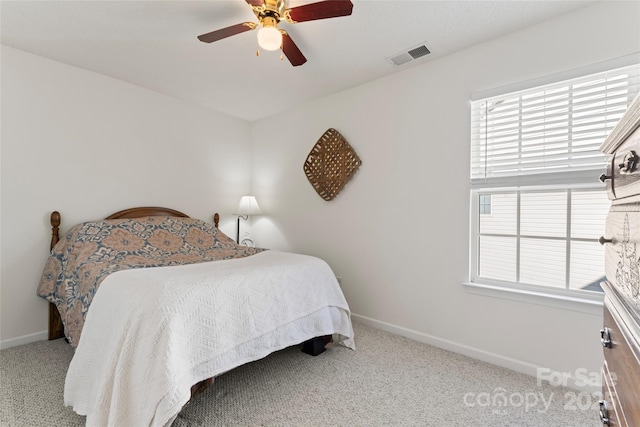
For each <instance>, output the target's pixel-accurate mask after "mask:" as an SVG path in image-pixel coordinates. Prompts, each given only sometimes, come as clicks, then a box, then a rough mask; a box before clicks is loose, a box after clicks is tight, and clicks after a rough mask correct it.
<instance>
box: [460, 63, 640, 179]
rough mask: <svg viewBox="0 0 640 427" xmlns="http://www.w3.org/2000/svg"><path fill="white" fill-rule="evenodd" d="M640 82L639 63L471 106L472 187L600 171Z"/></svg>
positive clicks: (483, 101) (498, 97) (479, 101)
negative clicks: (604, 149) (603, 148)
mask: <svg viewBox="0 0 640 427" xmlns="http://www.w3.org/2000/svg"><path fill="white" fill-rule="evenodd" d="M639 83H640V64H636V65H631V66H626V67H622V68H617V69H614V70H610V71H606V72H601V73H597V74H591V75H589V76H585V77H581V78H576V79H572V80H565V81H562V82H558V83H553V84H549V85H545V86H540V87H536V88H532V89H527V90H523V91H518V92H512V93H508V94H505V95H502V96H495V97H492V98H487V99H481V100H477V101H474V102H472V104H471V110H472V111H471V179H472V183H473V182H484V183H487V182H491V180H495V179H499V178H503V177H513V176H523V175H532V174H541V173H544V174H547V173H554V172H562V173H567V172H575V171H584V170H594V169H601V168H602V167H603V165H604V163H605V157H604V155H603V154H602V153H600V151H599V147H600V144H601V143H602V142H603V141H604V139H605V138H606V136H607V135H608V133H609V132H610V131H611V129H613V127H614V126H615V125H616V123H617V122H618V120H619V119H620V117H622V115H623V114H624V112H625V110H626V109H627V106H628V105H629V104H630V103H631V101H632V100H633V98H634V97H635V95H636V94H637V93H638V90H639V86H640V84H639Z"/></svg>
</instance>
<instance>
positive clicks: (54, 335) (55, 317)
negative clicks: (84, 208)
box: [49, 211, 64, 340]
mask: <svg viewBox="0 0 640 427" xmlns="http://www.w3.org/2000/svg"><path fill="white" fill-rule="evenodd" d="M59 241H60V212H58V211H53V212H51V245H50V246H49V250H51V249H53V247H54V246H55V245H56V243H58V242H59ZM62 337H64V326H63V325H62V319H61V318H60V313H59V312H58V308H57V307H56V305H55V304H53V303H52V302H50V303H49V339H50V340H55V339H58V338H62Z"/></svg>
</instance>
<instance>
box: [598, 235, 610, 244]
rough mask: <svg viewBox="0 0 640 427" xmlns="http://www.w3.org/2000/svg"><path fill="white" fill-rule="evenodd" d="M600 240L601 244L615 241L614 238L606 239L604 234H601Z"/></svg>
mask: <svg viewBox="0 0 640 427" xmlns="http://www.w3.org/2000/svg"><path fill="white" fill-rule="evenodd" d="M598 242H599V243H600V244H601V245H604V244H605V243H613V239H606V238H605V237H604V236H600V238H599V239H598Z"/></svg>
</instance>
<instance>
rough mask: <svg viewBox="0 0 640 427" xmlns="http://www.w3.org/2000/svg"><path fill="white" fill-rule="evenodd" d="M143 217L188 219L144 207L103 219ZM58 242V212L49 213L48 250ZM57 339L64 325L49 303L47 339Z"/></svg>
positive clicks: (215, 218) (215, 222)
mask: <svg viewBox="0 0 640 427" xmlns="http://www.w3.org/2000/svg"><path fill="white" fill-rule="evenodd" d="M145 216H176V217H180V218H189V215H187V214H184V213H182V212H180V211H177V210H175V209H169V208H160V207H151V206H144V207H139V208H130V209H125V210H122V211H119V212H116V213H113V214H111V215H109V216H108V217H106V218H105V219H121V218H141V217H145ZM219 223H220V215H218V213H217V212H216V213H215V214H214V215H213V225H214V226H215V227H216V228H218V224H219ZM59 241H60V212H58V211H53V212H51V245H50V247H49V250H51V249H53V247H54V246H55V245H56V243H58V242H59ZM58 338H64V325H63V324H62V319H61V318H60V313H59V312H58V309H57V307H56V305H55V304H53V303H51V302H50V303H49V339H50V340H55V339H58Z"/></svg>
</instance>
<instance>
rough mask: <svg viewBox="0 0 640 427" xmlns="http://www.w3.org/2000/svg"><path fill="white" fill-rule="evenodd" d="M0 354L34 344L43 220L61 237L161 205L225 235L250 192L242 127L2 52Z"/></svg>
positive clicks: (43, 310) (39, 323) (40, 323)
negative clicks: (57, 217)
mask: <svg viewBox="0 0 640 427" xmlns="http://www.w3.org/2000/svg"><path fill="white" fill-rule="evenodd" d="M1 55H2V69H1V71H2V135H1V136H2V138H1V141H2V146H1V155H2V165H1V167H2V169H1V174H2V175H1V177H2V183H1V185H2V187H1V191H2V205H1V209H0V214H1V232H2V235H1V237H2V242H1V248H2V249H1V254H2V260H1V278H0V287H1V294H0V295H1V300H2V301H1V317H0V326H1V327H0V340H1V343H2V345H3V346H5V347H6V346H9V345H13V344H17V343H21V342H24V341H25V340H26V341H28V340H30V339H35V338H39V337H41V336H42V334H41V332H42V331H45V330H46V328H47V318H46V315H47V304H46V302H45V301H44V300H43V299H41V298H39V297H37V296H36V287H37V285H38V280H39V277H40V273H41V271H42V267H43V266H44V262H45V260H46V257H47V254H48V245H49V240H50V235H51V234H50V230H51V227H50V225H49V215H50V213H51V211H52V210H59V211H60V213H61V214H62V230H63V231H64V230H66V229H67V228H68V227H70V226H71V225H74V224H76V223H77V222H79V221H83V220H87V219H98V218H104V217H105V216H106V215H109V214H111V213H113V212H116V211H118V210H120V209H125V208H128V207H132V206H166V207H171V208H174V209H178V210H181V211H183V212H185V213H186V214H188V215H190V216H193V217H196V218H200V219H203V220H207V221H212V219H211V218H212V214H213V213H214V212H216V211H217V212H220V213H221V215H223V223H222V226H221V228H222V229H223V231H226V232H228V233H229V234H230V235H232V236H233V235H235V228H234V222H233V219H234V218H233V216H232V215H231V213H232V212H233V210H234V209H235V207H236V204H237V203H238V199H239V196H240V195H242V194H244V193H247V192H248V191H249V189H250V172H249V168H250V156H249V135H250V134H249V131H250V129H249V123H247V122H245V121H242V120H239V119H235V118H231V117H228V116H225V115H222V114H219V113H215V112H212V111H210V110H206V109H204V108H201V107H197V106H193V105H188V104H185V103H183V102H182V101H178V100H176V99H173V98H169V97H167V96H164V95H160V94H157V93H154V92H150V91H148V90H146V89H142V88H140V87H138V86H133V85H129V84H127V83H124V82H122V81H118V80H114V79H111V78H108V77H105V76H103V75H100V74H96V73H92V72H88V71H85V70H82V69H79V68H75V67H71V66H68V65H64V64H61V63H58V62H54V61H50V60H47V59H44V58H42V57H38V56H34V55H31V54H28V53H25V52H22V51H19V50H15V49H12V48H9V47H6V46H3V47H2V51H1Z"/></svg>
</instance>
